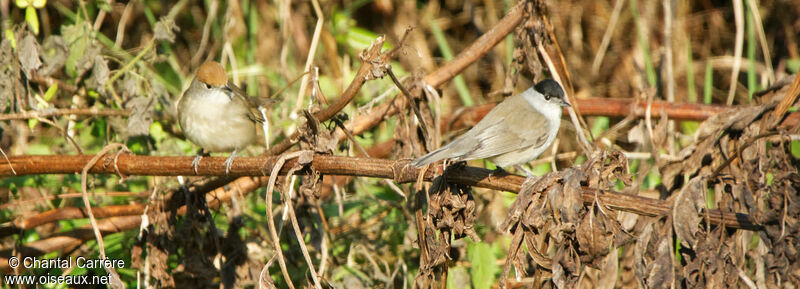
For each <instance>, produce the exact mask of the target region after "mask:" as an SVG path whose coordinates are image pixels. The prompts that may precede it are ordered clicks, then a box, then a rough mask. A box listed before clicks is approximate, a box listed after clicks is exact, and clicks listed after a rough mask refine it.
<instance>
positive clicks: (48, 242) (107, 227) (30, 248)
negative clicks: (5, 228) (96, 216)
mask: <svg viewBox="0 0 800 289" xmlns="http://www.w3.org/2000/svg"><path fill="white" fill-rule="evenodd" d="M141 223H142V218H141V217H140V216H127V217H114V218H108V219H103V220H100V221H98V222H97V227H98V229H99V230H100V231H101V232H102V234H103V235H111V234H114V233H120V232H124V231H127V230H131V229H135V228H138V227H139V224H141ZM92 239H94V232H92V226H91V225H84V226H81V227H80V228H78V229H75V230H72V231H69V232H65V233H60V234H56V235H53V236H51V237H49V238H47V239H42V240H38V241H34V242H30V243H27V244H25V245H20V246H19V247H18V248H17V249H16V253H17V254H19V255H22V256H41V255H43V254H46V253H49V252H55V251H65V250H70V249H71V248H75V247H76V246H80V245H81V244H83V243H84V242H86V241H88V240H92ZM13 252H14V249H5V250H0V272H3V273H5V272H9V271H10V268H9V265H8V258H9V257H11V254H12V253H13Z"/></svg>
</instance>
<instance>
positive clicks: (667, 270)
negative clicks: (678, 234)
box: [647, 238, 675, 289]
mask: <svg viewBox="0 0 800 289" xmlns="http://www.w3.org/2000/svg"><path fill="white" fill-rule="evenodd" d="M670 240H671V238H662V239H661V242H659V244H658V251H657V252H656V253H657V256H658V257H657V258H656V259H655V260H653V262H652V263H650V265H648V266H647V271H648V274H647V286H648V287H649V288H656V289H658V288H670V286H671V285H672V279H673V278H675V273H674V270H673V269H672V251H671V250H670V246H669V243H670Z"/></svg>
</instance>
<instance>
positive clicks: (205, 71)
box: [197, 61, 228, 86]
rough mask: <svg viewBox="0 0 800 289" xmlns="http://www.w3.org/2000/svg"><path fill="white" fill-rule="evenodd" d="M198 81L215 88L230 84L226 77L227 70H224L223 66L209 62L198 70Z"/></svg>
mask: <svg viewBox="0 0 800 289" xmlns="http://www.w3.org/2000/svg"><path fill="white" fill-rule="evenodd" d="M197 80H200V81H202V82H204V83H207V84H210V85H213V86H222V85H225V84H227V83H228V76H227V75H225V68H222V64H219V62H216V61H208V62H206V63H203V65H200V68H199V69H197Z"/></svg>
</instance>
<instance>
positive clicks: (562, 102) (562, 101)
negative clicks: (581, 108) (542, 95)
mask: <svg viewBox="0 0 800 289" xmlns="http://www.w3.org/2000/svg"><path fill="white" fill-rule="evenodd" d="M561 106H563V107H567V106H569V107H571V106H572V105H571V104H569V101H567V97H566V96H564V97H562V98H561Z"/></svg>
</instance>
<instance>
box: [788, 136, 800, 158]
mask: <svg viewBox="0 0 800 289" xmlns="http://www.w3.org/2000/svg"><path fill="white" fill-rule="evenodd" d="M789 150H790V151H791V152H792V156H793V157H794V158H796V159H800V141H796V140H793V141H792V143H791V144H790V145H789Z"/></svg>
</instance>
